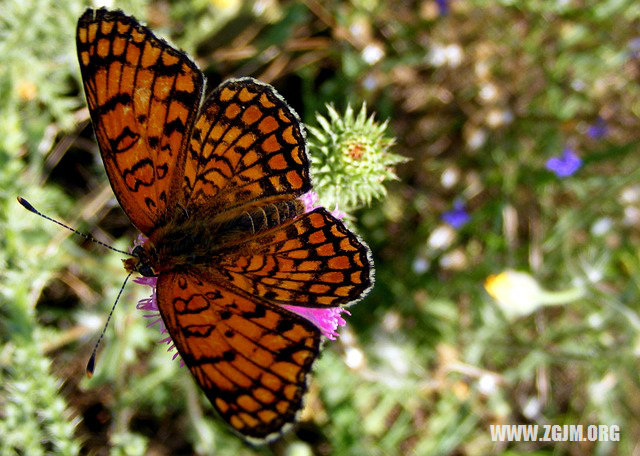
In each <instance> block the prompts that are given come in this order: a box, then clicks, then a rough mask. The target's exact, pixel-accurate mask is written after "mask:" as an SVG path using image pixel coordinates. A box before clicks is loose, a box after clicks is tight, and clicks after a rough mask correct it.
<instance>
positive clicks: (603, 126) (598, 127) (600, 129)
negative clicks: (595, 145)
mask: <svg viewBox="0 0 640 456" xmlns="http://www.w3.org/2000/svg"><path fill="white" fill-rule="evenodd" d="M608 132H609V127H608V126H607V123H606V122H605V121H604V119H603V118H602V117H598V118H597V119H596V121H595V123H593V124H592V125H590V126H589V129H588V130H587V135H589V137H590V138H593V139H600V138H604V137H605V136H606V135H607V133H608Z"/></svg>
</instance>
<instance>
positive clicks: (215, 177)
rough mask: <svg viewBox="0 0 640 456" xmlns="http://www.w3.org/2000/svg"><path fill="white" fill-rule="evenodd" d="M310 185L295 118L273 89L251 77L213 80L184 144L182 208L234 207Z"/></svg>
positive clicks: (216, 209)
mask: <svg viewBox="0 0 640 456" xmlns="http://www.w3.org/2000/svg"><path fill="white" fill-rule="evenodd" d="M310 189H311V180H310V178H309V161H308V158H307V152H306V143H305V139H304V133H303V131H302V126H301V122H300V119H298V116H297V115H296V114H295V112H294V111H293V110H292V109H291V108H290V107H289V106H288V105H287V103H286V102H285V101H284V100H283V99H282V97H281V96H280V95H279V94H278V93H277V92H276V91H275V89H274V88H273V87H271V86H270V85H267V84H264V83H261V82H259V81H257V80H255V79H252V78H242V79H232V80H229V81H226V82H224V83H222V84H221V85H220V86H218V87H217V88H216V89H215V90H214V91H213V92H212V93H211V94H210V95H209V96H208V97H207V99H206V101H205V102H204V104H203V106H202V109H201V113H200V116H199V117H198V119H197V121H196V125H195V127H194V130H193V134H192V137H191V142H190V144H189V148H188V154H187V160H186V165H185V174H184V184H183V190H184V200H185V201H186V202H187V208H188V209H189V210H191V209H194V210H195V212H201V211H205V212H207V213H209V214H220V213H225V212H233V211H234V209H239V208H247V207H252V206H253V207H255V206H262V205H266V204H268V203H271V202H275V201H283V200H291V199H293V198H295V197H296V196H298V195H301V194H303V193H305V192H307V191H309V190H310Z"/></svg>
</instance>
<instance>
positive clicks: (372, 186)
mask: <svg viewBox="0 0 640 456" xmlns="http://www.w3.org/2000/svg"><path fill="white" fill-rule="evenodd" d="M448 5H449V12H448V14H446V15H442V14H440V12H439V9H438V2H436V1H435V0H422V1H417V2H391V1H382V0H378V1H375V2H367V1H363V0H359V1H351V2H339V1H333V0H330V1H326V2H316V1H304V2H301V1H297V0H292V1H288V2H276V1H271V0H267V1H264V0H260V1H240V0H211V1H206V0H192V1H181V2H160V1H148V0H130V1H126V2H117V7H119V8H122V9H124V10H125V11H126V12H127V13H129V14H134V15H136V16H137V17H138V18H139V19H141V20H146V21H147V22H148V23H149V25H150V26H151V27H152V28H153V29H154V30H156V31H157V33H158V34H159V35H162V36H166V37H167V38H168V39H170V40H171V41H172V42H174V43H177V44H179V45H180V46H182V47H183V48H185V49H186V50H187V51H188V52H190V53H191V54H192V55H193V56H194V58H196V60H197V61H198V63H199V65H201V66H202V67H203V68H204V69H205V70H206V73H207V77H208V79H209V81H210V82H211V83H210V85H212V86H213V85H215V84H216V83H217V82H218V81H220V80H222V79H225V78H227V77H232V76H244V75H251V76H254V77H258V78H260V79H263V80H265V81H266V82H269V83H272V84H274V85H275V86H276V88H277V89H278V90H279V91H280V92H281V93H282V94H283V95H284V96H285V98H286V99H287V100H288V102H289V103H291V105H292V106H294V108H295V109H296V110H297V111H298V112H299V113H300V114H301V116H302V118H303V120H304V121H305V122H307V123H313V125H312V126H311V127H310V128H309V131H310V134H309V141H310V143H311V145H310V151H311V155H312V160H313V177H314V183H315V186H316V190H317V191H318V192H319V193H320V196H321V198H322V199H323V201H322V202H323V203H324V204H326V205H327V206H328V207H329V208H330V209H333V207H334V206H335V204H336V203H337V204H338V206H339V208H341V209H343V210H348V211H350V212H351V213H350V215H351V216H352V217H353V223H354V224H356V223H357V229H358V232H359V233H360V234H361V235H362V237H363V238H364V239H365V241H367V242H368V243H369V244H370V246H371V247H372V251H373V253H374V261H375V263H376V278H377V280H376V286H375V288H374V290H373V291H372V293H371V295H370V296H368V297H367V298H366V299H365V300H363V301H362V302H360V303H359V304H358V305H356V306H354V307H352V308H351V309H350V312H351V313H352V315H351V316H350V317H349V318H348V325H347V327H345V328H343V329H342V337H341V338H340V339H339V340H338V341H336V342H331V343H327V344H325V347H324V354H323V356H322V357H321V359H320V360H319V361H318V362H317V365H316V368H315V374H314V380H313V381H312V383H311V385H310V393H309V397H308V399H307V405H306V408H305V411H304V413H303V415H302V420H301V424H300V427H299V429H298V431H297V432H293V433H290V434H288V435H287V436H285V437H284V438H283V439H282V440H281V441H279V442H277V443H274V444H272V445H269V446H267V447H263V448H253V447H249V446H246V445H245V444H243V443H242V442H241V441H240V440H239V439H237V438H236V437H235V436H233V435H231V434H230V433H229V432H228V431H227V430H226V428H225V427H224V425H221V424H220V421H219V420H218V419H216V417H215V415H214V413H213V412H212V408H211V406H210V405H209V404H208V403H207V401H206V399H205V398H204V397H203V395H202V394H201V393H200V392H199V391H198V390H197V388H196V386H195V385H194V383H193V382H192V380H191V379H190V376H189V374H188V372H187V371H186V369H180V368H179V367H178V363H177V362H171V361H170V358H171V353H166V348H167V347H166V346H164V345H162V346H158V344H157V343H156V342H157V340H158V339H159V338H161V337H162V336H160V335H159V333H158V332H157V331H153V330H148V329H146V328H145V325H146V323H148V321H147V320H146V319H144V318H141V317H140V315H139V312H137V311H135V310H134V309H133V305H134V303H135V302H136V301H137V300H138V299H140V298H142V297H145V296H148V290H147V289H145V288H143V287H135V286H132V285H128V286H127V288H126V289H125V291H124V293H123V296H122V298H121V304H120V307H119V308H118V309H116V312H115V314H114V319H113V322H112V326H111V328H110V329H109V330H108V331H107V335H106V337H105V340H104V342H103V347H102V349H101V351H100V354H99V357H98V364H97V368H96V375H95V376H94V378H93V379H91V380H88V379H86V378H85V375H84V366H85V364H86V361H87V358H88V356H89V354H90V352H91V349H92V346H93V343H94V341H95V338H96V337H97V334H98V332H99V330H100V329H101V324H102V322H103V321H104V319H105V318H106V315H107V313H108V310H109V307H110V305H111V304H112V303H113V301H114V299H115V296H116V294H117V292H118V290H119V287H120V285H121V283H122V280H123V279H124V272H123V271H122V265H121V262H120V257H119V255H117V254H112V253H113V252H105V251H104V250H102V249H100V248H97V247H96V246H93V245H88V244H87V243H84V242H83V241H81V240H78V239H72V238H69V235H68V233H66V232H62V230H61V229H59V228H58V227H57V226H54V225H52V224H50V223H47V222H45V221H43V220H40V219H38V218H36V217H35V216H33V215H32V214H27V213H25V212H24V210H23V209H22V208H21V207H20V206H19V205H18V204H17V203H16V200H15V198H16V196H17V195H22V196H24V197H27V199H29V200H30V201H32V202H33V203H34V205H35V206H36V207H37V208H39V209H41V210H43V211H44V212H46V213H47V214H49V215H51V216H54V217H56V218H59V219H62V220H63V221H66V222H68V223H69V224H71V225H74V226H77V227H78V228H79V229H81V230H87V231H90V232H91V233H92V234H93V235H94V236H96V237H98V238H99V239H101V240H104V241H105V242H109V243H111V244H114V245H115V246H116V247H118V248H121V249H126V248H128V247H129V246H130V245H131V240H132V239H133V238H134V237H135V235H136V233H135V232H134V230H132V229H131V227H130V223H129V221H128V220H127V219H126V217H125V216H124V215H123V213H122V212H121V211H120V209H119V208H118V207H117V204H116V203H115V201H114V199H113V196H112V193H111V190H110V188H109V187H108V184H107V181H106V177H105V174H104V169H103V166H102V164H101V162H100V159H99V158H98V154H97V150H96V147H95V141H94V138H93V134H92V132H91V130H90V128H89V127H88V124H87V122H88V117H87V113H86V110H85V108H84V107H85V102H84V97H83V95H82V93H81V91H80V81H79V72H78V65H77V62H76V55H75V53H76V51H75V39H74V30H75V23H76V20H77V18H78V17H79V16H80V14H81V13H82V11H83V10H84V8H85V7H86V6H88V2H82V1H79V0H74V1H67V2H54V1H52V0H37V1H31V2H24V1H18V0H4V1H3V2H1V6H0V13H1V14H0V98H1V99H2V100H3V102H2V103H0V165H1V168H0V235H1V236H0V245H1V246H2V247H1V248H0V343H1V344H2V345H1V346H0V453H3V454H16V453H17V454H39V453H46V454H74V453H78V452H83V453H101V452H104V451H105V447H106V448H108V449H109V450H110V451H112V452H113V453H114V454H141V453H149V454H152V453H153V454H191V453H198V454H217V455H234V456H235V455H238V454H240V455H254V454H263V455H267V454H281V455H283V454H287V455H306V454H319V455H328V454H354V455H358V454H361V455H365V454H366V455H370V454H374V455H383V454H399V453H402V454H415V455H420V456H421V455H431V454H460V455H469V456H476V455H485V454H504V455H513V454H524V453H528V454H529V453H532V454H569V455H578V454H580V455H582V454H596V455H609V454H620V455H622V454H632V452H633V451H635V450H636V447H637V442H638V441H639V440H640V421H639V420H638V418H637V417H638V416H640V401H639V399H638V398H639V397H640V377H639V376H638V372H637V371H638V353H639V350H640V349H639V348H638V347H640V248H639V247H638V246H639V245H640V244H639V241H640V230H639V228H638V227H639V226H640V183H639V182H640V171H638V170H640V158H639V156H638V153H637V152H638V147H639V146H640V135H638V132H639V131H640V129H638V123H639V117H640V87H639V86H638V84H637V79H638V74H639V73H640V49H639V48H640V42H639V41H638V28H637V24H638V21H639V20H640V7H639V6H638V4H637V2H635V1H633V0H601V1H598V2H581V1H577V0H566V1H547V0H526V1H515V0H499V1H486V0H452V1H449V2H448ZM363 102H366V106H368V110H369V114H368V113H367V111H366V110H365V109H364V104H363ZM327 105H328V106H330V107H329V108H328V109H329V111H328V114H327V111H326V110H325V106H327ZM361 105H362V106H363V107H362V109H360V110H359V111H358V110H355V111H354V110H353V109H352V108H351V106H361ZM373 113H375V118H377V119H379V120H380V122H379V123H377V122H375V121H374V117H373V116H374V114H373ZM598 119H601V121H602V122H603V123H604V125H605V126H606V131H605V132H604V133H603V134H602V135H594V134H593V132H592V131H591V130H590V128H591V127H592V126H594V125H596V124H597V122H598ZM392 137H395V138H397V139H396V140H395V143H394V140H393V139H391V138H392ZM565 147H570V148H571V149H572V150H574V151H575V152H576V154H577V155H578V156H579V157H580V158H581V159H582V162H583V163H582V167H581V168H580V169H579V170H578V171H577V172H576V173H575V174H574V175H572V176H570V177H567V178H564V179H560V178H558V177H556V176H555V175H554V174H553V173H552V172H551V171H549V170H548V169H546V168H545V163H546V162H547V160H548V159H549V158H551V157H553V156H559V155H560V154H561V152H562V150H563V149H564V148H565ZM394 154H397V155H394ZM400 157H407V158H408V159H409V161H408V162H407V163H403V159H402V158H400ZM394 168H395V170H394ZM395 176H397V177H398V180H394V179H395ZM456 201H462V202H463V203H464V211H466V212H467V213H468V214H469V216H470V220H469V221H468V223H466V224H464V225H463V226H460V227H457V228H454V227H453V226H451V225H449V224H448V223H445V222H444V221H443V219H442V216H443V214H445V213H446V212H448V211H450V210H451V208H452V207H454V206H455V202H456ZM369 203H371V204H369ZM510 270H516V271H521V272H522V273H523V274H525V276H520V277H521V278H522V277H527V278H526V279H524V280H525V281H526V282H527V283H529V286H528V287H525V286H522V285H521V286H515V287H514V285H513V284H514V283H517V281H509V280H507V281H504V282H502V288H500V287H498V289H497V290H496V289H495V287H493V288H492V287H491V286H490V285H489V284H491V282H487V278H488V277H489V276H491V275H497V276H498V277H502V278H504V277H508V276H509V275H510V274H509V273H506V271H510ZM500 273H503V274H505V273H506V274H507V275H501V274H500ZM519 283H521V284H522V283H523V282H519ZM485 284H487V288H486V289H485ZM494 285H495V283H494ZM525 289H527V290H537V293H539V294H540V293H541V294H542V295H544V297H545V298H549V297H550V296H556V298H557V297H558V296H564V297H566V296H569V295H570V296H571V299H564V300H559V299H556V300H555V301H553V304H554V305H553V306H551V305H549V303H550V302H551V301H549V300H547V301H546V302H545V303H543V302H542V301H541V300H540V299H538V300H537V301H536V300H535V299H532V296H531V295H532V294H533V293H528V294H527V295H526V296H524V295H523V293H524V291H525ZM487 290H491V293H492V294H491V295H489V294H488V293H487ZM540 290H543V292H540ZM572 290H580V293H573V294H572V293H571V292H572ZM519 294H520V295H522V299H521V300H520V299H518V298H519ZM534 297H535V296H534ZM538 298H539V296H538ZM526 302H528V303H529V306H528V307H527V306H525V303H526ZM543 304H544V305H543ZM504 305H510V306H513V308H511V309H510V311H509V310H508V311H506V312H505V310H504V307H503V306H504ZM546 423H553V424H582V425H584V426H587V425H590V424H618V425H620V428H621V441H620V442H535V443H531V442H529V443H527V442H492V441H491V436H490V433H489V426H490V425H491V424H539V425H542V424H546Z"/></svg>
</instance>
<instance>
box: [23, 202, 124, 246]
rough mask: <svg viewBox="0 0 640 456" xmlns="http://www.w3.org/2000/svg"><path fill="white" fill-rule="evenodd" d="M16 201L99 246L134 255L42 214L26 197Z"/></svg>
mask: <svg viewBox="0 0 640 456" xmlns="http://www.w3.org/2000/svg"><path fill="white" fill-rule="evenodd" d="M18 202H19V203H20V204H22V207H24V208H25V209H26V210H28V211H30V212H33V213H34V214H36V215H39V216H40V217H42V218H44V219H47V220H49V221H51V222H53V223H57V224H58V225H60V226H61V227H63V228H66V229H68V230H70V231H72V232H73V233H75V234H78V235H80V236H82V237H83V238H85V239H87V240H89V241H92V242H95V243H96V244H100V245H101V246H103V247H106V248H108V249H109V250H113V251H114V252H118V253H121V254H123V255H127V256H131V257H132V256H134V255H132V254H130V253H129V252H125V251H124V250H119V249H116V248H115V247H111V246H110V245H109V244H105V243H104V242H101V241H99V240H97V239H96V238H94V237H93V236H91V235H90V234H86V233H81V232H80V231H78V230H74V229H73V228H71V227H70V226H67V225H65V224H64V223H61V222H59V221H57V220H55V219H52V218H51V217H49V216H46V215H44V214H43V213H42V212H40V211H39V210H37V209H36V208H35V207H33V206H32V205H31V203H29V201H27V200H26V199H24V198H23V197H21V196H19V197H18Z"/></svg>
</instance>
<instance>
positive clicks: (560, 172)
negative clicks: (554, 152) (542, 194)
mask: <svg viewBox="0 0 640 456" xmlns="http://www.w3.org/2000/svg"><path fill="white" fill-rule="evenodd" d="M545 166H546V168H547V169H548V170H549V171H552V172H553V173H554V174H555V175H556V176H558V177H561V178H562V177H569V176H572V175H573V174H575V172H576V171H578V170H579V169H580V167H581V166H582V160H581V159H580V157H578V156H577V155H576V153H575V152H574V150H573V149H572V148H571V147H565V148H564V150H563V151H562V155H561V156H559V157H551V158H550V159H549V160H547V164H546V165H545Z"/></svg>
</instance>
